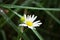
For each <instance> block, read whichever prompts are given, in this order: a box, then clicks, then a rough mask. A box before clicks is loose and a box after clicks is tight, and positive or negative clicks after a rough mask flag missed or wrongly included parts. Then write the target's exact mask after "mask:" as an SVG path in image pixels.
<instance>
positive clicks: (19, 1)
mask: <svg viewBox="0 0 60 40" xmlns="http://www.w3.org/2000/svg"><path fill="white" fill-rule="evenodd" d="M0 9H1V10H3V11H4V13H1V11H0V40H19V38H20V37H21V39H20V40H39V38H38V37H37V36H36V35H35V34H34V32H32V30H31V29H29V28H24V29H25V30H24V33H21V32H20V30H19V28H20V27H19V26H18V25H19V23H20V17H18V16H17V15H16V14H15V13H14V12H13V11H15V12H17V13H18V14H20V15H23V14H24V13H26V14H28V15H33V14H34V15H36V16H38V18H37V20H41V22H42V25H41V26H40V27H37V28H36V29H37V32H38V33H39V34H40V35H41V36H42V37H43V39H44V40H60V0H0Z"/></svg>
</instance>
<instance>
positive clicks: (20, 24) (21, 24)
mask: <svg viewBox="0 0 60 40" xmlns="http://www.w3.org/2000/svg"><path fill="white" fill-rule="evenodd" d="M19 26H27V25H26V24H19Z"/></svg>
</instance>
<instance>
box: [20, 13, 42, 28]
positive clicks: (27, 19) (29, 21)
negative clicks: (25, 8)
mask: <svg viewBox="0 0 60 40" xmlns="http://www.w3.org/2000/svg"><path fill="white" fill-rule="evenodd" d="M36 18H37V16H35V15H32V16H31V15H27V16H26V14H24V17H21V20H24V22H23V23H22V24H19V26H25V27H28V28H30V29H34V28H35V27H38V26H40V25H41V24H42V23H41V22H40V20H38V21H35V20H36Z"/></svg>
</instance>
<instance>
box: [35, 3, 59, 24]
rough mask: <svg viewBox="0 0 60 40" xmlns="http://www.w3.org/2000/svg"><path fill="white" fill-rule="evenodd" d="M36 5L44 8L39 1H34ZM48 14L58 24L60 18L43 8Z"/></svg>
mask: <svg viewBox="0 0 60 40" xmlns="http://www.w3.org/2000/svg"><path fill="white" fill-rule="evenodd" d="M34 3H35V4H36V5H37V6H38V7H41V8H44V7H43V6H42V5H41V4H40V3H37V2H34ZM44 11H45V12H46V13H47V14H48V15H49V16H51V17H52V18H53V19H54V20H55V21H56V22H57V23H58V24H60V20H59V19H58V18H56V17H55V16H54V15H52V14H51V12H49V11H48V10H44Z"/></svg>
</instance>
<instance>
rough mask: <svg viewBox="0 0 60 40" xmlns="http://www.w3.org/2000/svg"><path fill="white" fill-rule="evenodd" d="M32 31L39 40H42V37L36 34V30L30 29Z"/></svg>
mask: <svg viewBox="0 0 60 40" xmlns="http://www.w3.org/2000/svg"><path fill="white" fill-rule="evenodd" d="M32 31H33V32H34V33H35V35H36V36H37V37H38V38H39V40H44V39H43V38H42V36H41V35H40V34H39V33H38V32H37V30H36V29H32Z"/></svg>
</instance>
